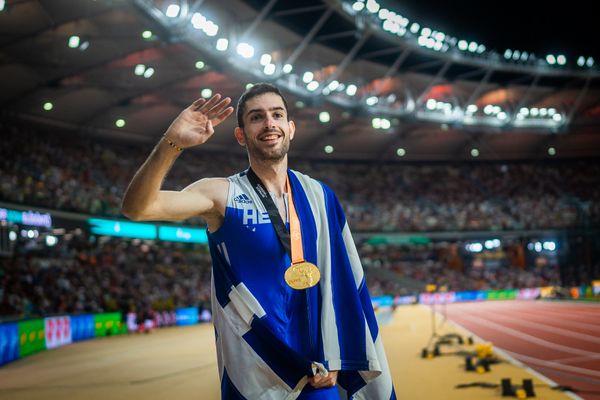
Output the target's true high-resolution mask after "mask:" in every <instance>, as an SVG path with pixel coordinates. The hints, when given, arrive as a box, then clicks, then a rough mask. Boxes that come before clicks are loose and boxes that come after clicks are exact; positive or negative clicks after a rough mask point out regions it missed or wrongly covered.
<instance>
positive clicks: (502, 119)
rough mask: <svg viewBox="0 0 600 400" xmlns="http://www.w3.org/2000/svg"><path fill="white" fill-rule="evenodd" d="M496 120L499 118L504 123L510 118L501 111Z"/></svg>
mask: <svg viewBox="0 0 600 400" xmlns="http://www.w3.org/2000/svg"><path fill="white" fill-rule="evenodd" d="M496 118H498V119H499V120H500V121H504V120H505V119H506V118H508V115H506V113H505V112H504V111H500V112H499V113H498V115H496Z"/></svg>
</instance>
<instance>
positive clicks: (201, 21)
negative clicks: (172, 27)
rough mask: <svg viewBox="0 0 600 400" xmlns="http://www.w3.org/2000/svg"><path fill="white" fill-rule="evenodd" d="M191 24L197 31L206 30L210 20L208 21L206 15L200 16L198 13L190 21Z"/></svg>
mask: <svg viewBox="0 0 600 400" xmlns="http://www.w3.org/2000/svg"><path fill="white" fill-rule="evenodd" d="M190 22H191V23H192V26H193V27H194V28H195V29H202V30H204V28H205V27H206V24H207V22H208V20H207V19H206V17H205V16H204V15H202V14H200V13H199V12H196V13H194V15H192V19H191V20H190Z"/></svg>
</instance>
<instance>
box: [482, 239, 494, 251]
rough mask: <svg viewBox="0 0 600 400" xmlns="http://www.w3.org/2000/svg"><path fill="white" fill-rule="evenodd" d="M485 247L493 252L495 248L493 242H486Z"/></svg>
mask: <svg viewBox="0 0 600 400" xmlns="http://www.w3.org/2000/svg"><path fill="white" fill-rule="evenodd" d="M483 245H484V246H485V248H486V249H488V250H491V249H493V248H494V242H493V241H492V240H486V241H485V242H484V244H483Z"/></svg>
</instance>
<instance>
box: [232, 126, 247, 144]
mask: <svg viewBox="0 0 600 400" xmlns="http://www.w3.org/2000/svg"><path fill="white" fill-rule="evenodd" d="M233 136H235V139H236V140H237V142H238V143H239V144H240V146H244V147H245V146H246V136H244V130H243V129H242V128H240V127H239V126H238V127H236V128H235V129H234V130H233Z"/></svg>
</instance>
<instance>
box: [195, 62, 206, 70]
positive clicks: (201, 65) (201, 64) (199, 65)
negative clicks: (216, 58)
mask: <svg viewBox="0 0 600 400" xmlns="http://www.w3.org/2000/svg"><path fill="white" fill-rule="evenodd" d="M205 66H206V64H205V63H204V61H201V60H198V61H196V69H203V68H204V67H205Z"/></svg>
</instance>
